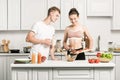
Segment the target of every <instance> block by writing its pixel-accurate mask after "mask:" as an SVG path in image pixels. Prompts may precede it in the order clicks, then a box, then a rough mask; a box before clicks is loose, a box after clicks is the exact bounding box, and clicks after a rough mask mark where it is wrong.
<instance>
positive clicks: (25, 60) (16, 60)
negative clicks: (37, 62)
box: [15, 59, 31, 63]
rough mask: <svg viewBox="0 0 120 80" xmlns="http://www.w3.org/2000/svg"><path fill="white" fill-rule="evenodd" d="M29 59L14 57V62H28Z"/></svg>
mask: <svg viewBox="0 0 120 80" xmlns="http://www.w3.org/2000/svg"><path fill="white" fill-rule="evenodd" d="M30 61H31V59H15V62H20V63H29V62H30Z"/></svg>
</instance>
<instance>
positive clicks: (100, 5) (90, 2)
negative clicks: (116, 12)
mask: <svg viewBox="0 0 120 80" xmlns="http://www.w3.org/2000/svg"><path fill="white" fill-rule="evenodd" d="M87 16H113V0H87Z"/></svg>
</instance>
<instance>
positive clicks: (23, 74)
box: [12, 68, 53, 80]
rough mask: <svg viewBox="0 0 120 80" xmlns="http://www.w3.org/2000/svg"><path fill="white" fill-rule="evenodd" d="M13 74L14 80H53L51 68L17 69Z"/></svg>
mask: <svg viewBox="0 0 120 80" xmlns="http://www.w3.org/2000/svg"><path fill="white" fill-rule="evenodd" d="M12 74H14V75H12V80H53V79H52V69H49V68H43V69H42V68H23V69H19V68H16V69H13V71H12Z"/></svg>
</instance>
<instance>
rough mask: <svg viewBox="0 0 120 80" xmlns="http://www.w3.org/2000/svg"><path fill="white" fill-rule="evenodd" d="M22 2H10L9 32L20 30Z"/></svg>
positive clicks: (13, 0)
mask: <svg viewBox="0 0 120 80" xmlns="http://www.w3.org/2000/svg"><path fill="white" fill-rule="evenodd" d="M20 1H21V0H8V30H20Z"/></svg>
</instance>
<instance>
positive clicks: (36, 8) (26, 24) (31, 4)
mask: <svg viewBox="0 0 120 80" xmlns="http://www.w3.org/2000/svg"><path fill="white" fill-rule="evenodd" d="M46 3H47V0H21V30H30V29H31V27H32V25H33V24H34V23H35V22H37V21H38V20H43V19H44V18H45V17H46V15H47V12H46V10H47V4H46Z"/></svg>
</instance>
